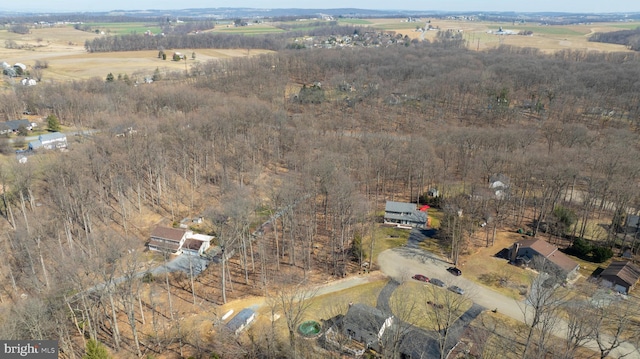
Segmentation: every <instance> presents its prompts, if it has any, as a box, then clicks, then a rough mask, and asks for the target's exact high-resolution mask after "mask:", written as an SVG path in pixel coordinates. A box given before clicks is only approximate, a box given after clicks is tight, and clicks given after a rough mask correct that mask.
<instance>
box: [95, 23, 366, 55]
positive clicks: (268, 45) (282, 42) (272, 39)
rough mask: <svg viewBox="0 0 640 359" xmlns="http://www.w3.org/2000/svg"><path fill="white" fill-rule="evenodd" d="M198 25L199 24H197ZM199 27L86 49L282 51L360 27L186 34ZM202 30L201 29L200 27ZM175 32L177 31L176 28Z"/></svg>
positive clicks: (99, 42)
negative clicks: (300, 40) (296, 41)
mask: <svg viewBox="0 0 640 359" xmlns="http://www.w3.org/2000/svg"><path fill="white" fill-rule="evenodd" d="M194 26H195V25H194ZM194 28H195V27H193V26H187V25H185V27H184V28H183V27H178V28H177V30H175V31H172V32H169V33H167V34H165V36H145V35H142V34H128V35H114V36H106V37H99V38H95V39H93V40H87V41H85V49H86V50H87V51H88V52H111V51H140V50H157V49H159V48H165V49H181V48H192V49H203V48H207V49H208V48H211V49H224V48H230V49H239V48H242V49H267V50H274V51H278V50H282V49H284V48H285V46H286V45H287V43H289V42H290V39H291V38H295V37H300V36H324V35H348V34H353V33H354V31H355V29H356V27H353V26H328V25H327V26H319V27H314V28H313V29H312V30H308V31H291V32H287V33H282V34H268V35H256V36H243V35H230V34H217V33H199V34H187V33H186V32H185V31H187V30H189V31H191V30H193V29H194ZM198 28H200V27H198ZM174 29H175V28H174Z"/></svg>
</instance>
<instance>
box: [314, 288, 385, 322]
mask: <svg viewBox="0 0 640 359" xmlns="http://www.w3.org/2000/svg"><path fill="white" fill-rule="evenodd" d="M387 282H388V279H386V278H385V279H380V280H377V281H373V282H370V283H366V284H363V285H359V286H355V287H351V288H349V289H344V290H341V291H339V292H333V293H329V294H324V295H320V296H317V297H315V298H313V299H311V306H310V307H309V310H307V311H306V313H305V315H304V318H303V321H305V320H315V321H318V322H319V321H320V320H322V319H329V318H332V317H334V316H336V315H338V314H345V313H346V312H347V309H349V303H362V304H366V305H370V306H372V307H375V306H376V302H377V301H378V295H379V294H380V291H381V290H382V288H384V286H385V285H386V284H387Z"/></svg>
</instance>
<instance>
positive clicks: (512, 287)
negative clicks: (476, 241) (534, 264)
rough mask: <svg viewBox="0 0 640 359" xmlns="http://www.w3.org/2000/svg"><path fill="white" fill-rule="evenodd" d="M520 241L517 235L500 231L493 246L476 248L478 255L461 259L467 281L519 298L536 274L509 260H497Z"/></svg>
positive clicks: (474, 253) (461, 266)
mask: <svg viewBox="0 0 640 359" xmlns="http://www.w3.org/2000/svg"><path fill="white" fill-rule="evenodd" d="M521 239H522V236H521V235H520V234H518V233H515V232H508V231H498V233H497V234H496V241H495V243H494V245H493V246H491V247H480V248H476V249H475V252H473V253H472V254H470V255H467V256H464V257H462V258H461V261H460V268H461V269H462V273H464V276H465V278H468V279H470V280H472V281H474V282H476V283H480V284H482V285H484V286H487V287H490V288H491V289H493V290H495V291H497V292H500V293H502V294H504V295H506V296H508V297H510V298H514V299H520V298H521V293H522V291H524V290H526V288H528V286H529V283H530V276H531V275H532V273H533V272H531V271H530V270H527V269H523V268H519V267H516V266H513V265H511V264H509V263H508V261H507V260H506V259H502V258H496V257H495V254H496V253H498V252H499V251H500V250H502V249H503V248H508V247H511V245H512V244H513V243H514V242H516V241H519V240H521Z"/></svg>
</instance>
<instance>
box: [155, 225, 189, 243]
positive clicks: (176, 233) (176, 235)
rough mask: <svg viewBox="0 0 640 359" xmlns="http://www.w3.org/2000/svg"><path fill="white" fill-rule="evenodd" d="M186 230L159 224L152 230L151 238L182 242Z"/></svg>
mask: <svg viewBox="0 0 640 359" xmlns="http://www.w3.org/2000/svg"><path fill="white" fill-rule="evenodd" d="M186 232H187V231H185V230H184V229H179V228H169V227H160V226H157V227H156V228H154V229H153V231H151V238H152V239H153V238H154V237H155V238H162V239H165V240H170V241H176V242H180V241H181V240H182V237H184V235H185V233H186Z"/></svg>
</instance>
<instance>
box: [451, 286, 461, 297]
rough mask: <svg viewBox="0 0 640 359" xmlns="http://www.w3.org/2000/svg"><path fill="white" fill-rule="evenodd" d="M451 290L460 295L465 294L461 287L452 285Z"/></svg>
mask: <svg viewBox="0 0 640 359" xmlns="http://www.w3.org/2000/svg"><path fill="white" fill-rule="evenodd" d="M449 290H450V291H452V292H454V293H458V294H460V295H463V294H464V289H462V288H460V287H458V286H456V285H452V286H451V287H449Z"/></svg>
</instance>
